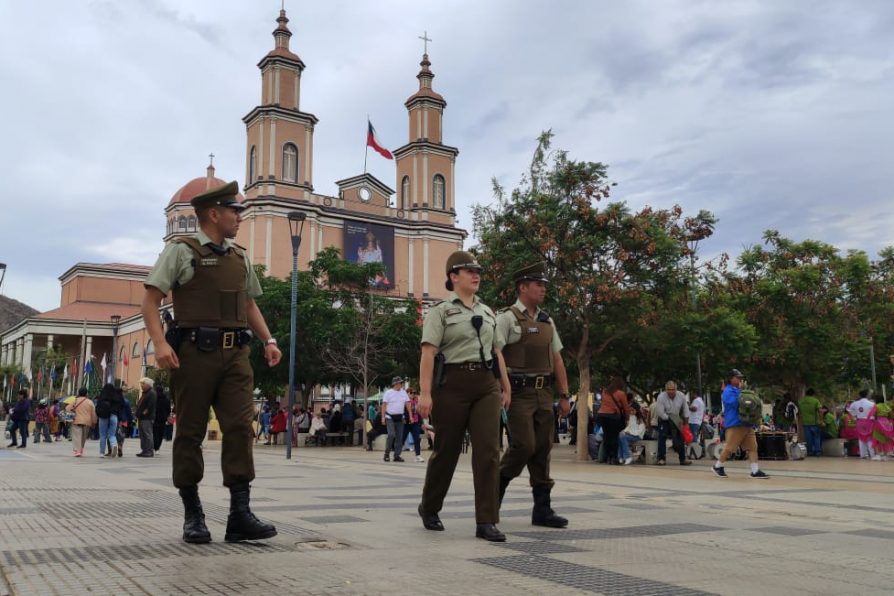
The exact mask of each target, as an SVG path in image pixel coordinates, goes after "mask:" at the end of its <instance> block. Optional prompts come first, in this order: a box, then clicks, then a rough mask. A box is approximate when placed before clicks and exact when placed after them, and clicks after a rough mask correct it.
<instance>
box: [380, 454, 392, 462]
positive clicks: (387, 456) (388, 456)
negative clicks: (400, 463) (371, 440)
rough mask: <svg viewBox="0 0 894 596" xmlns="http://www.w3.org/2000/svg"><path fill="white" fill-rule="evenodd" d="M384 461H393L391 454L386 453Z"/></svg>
mask: <svg viewBox="0 0 894 596" xmlns="http://www.w3.org/2000/svg"><path fill="white" fill-rule="evenodd" d="M382 459H383V460H385V461H391V456H390V455H389V454H387V453H386V454H385V457H384V458H382Z"/></svg>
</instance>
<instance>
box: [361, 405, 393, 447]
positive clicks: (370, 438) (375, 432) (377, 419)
mask: <svg viewBox="0 0 894 596" xmlns="http://www.w3.org/2000/svg"><path fill="white" fill-rule="evenodd" d="M379 409H381V408H379ZM384 420H385V418H384V417H383V416H382V415H381V414H379V411H378V410H374V411H373V415H372V416H371V417H370V418H369V419H368V420H367V423H368V424H369V428H367V429H366V450H367V451H372V450H373V442H374V441H375V440H376V439H377V438H378V437H380V436H382V435H387V434H388V427H387V426H385V422H384Z"/></svg>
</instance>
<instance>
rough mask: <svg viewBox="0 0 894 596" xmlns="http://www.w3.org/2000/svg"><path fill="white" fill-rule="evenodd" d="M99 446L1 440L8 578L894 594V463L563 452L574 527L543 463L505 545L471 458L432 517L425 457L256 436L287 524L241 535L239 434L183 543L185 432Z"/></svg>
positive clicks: (4, 573)
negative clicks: (540, 513)
mask: <svg viewBox="0 0 894 596" xmlns="http://www.w3.org/2000/svg"><path fill="white" fill-rule="evenodd" d="M135 446H136V443H135V442H134V441H130V442H129V444H128V445H127V447H129V448H130V452H129V453H127V454H126V455H125V457H124V458H121V459H117V458H116V459H101V458H100V457H99V456H98V455H97V453H96V452H97V443H96V442H95V441H91V442H89V443H88V445H87V452H86V453H87V455H86V456H85V457H84V458H83V459H75V458H72V457H70V445H69V443H68V442H61V443H53V444H39V445H31V444H29V446H28V448H27V449H24V450H22V449H19V450H14V449H0V495H2V500H0V528H2V530H0V535H2V540H3V542H2V552H0V593H3V594H84V593H88V592H89V593H92V594H153V595H157V594H239V593H249V592H250V593H253V594H278V595H279V594H389V595H394V594H416V595H423V594H432V595H435V594H438V595H441V594H563V595H564V594H578V593H580V594H583V593H602V594H704V593H717V594H890V593H891V590H892V582H894V570H892V568H891V565H890V561H891V554H892V547H894V502H892V495H894V462H870V461H855V460H853V459H848V460H844V459H819V460H817V459H813V460H807V461H800V462H764V469H765V470H767V472H768V473H770V474H771V475H772V479H770V480H769V481H759V480H752V479H750V478H748V477H747V475H746V472H745V470H746V467H747V466H746V463H745V462H730V464H729V465H728V466H727V470H728V471H729V473H730V478H728V479H725V480H724V479H720V478H715V477H714V476H713V475H712V474H711V472H710V471H709V469H708V467H707V466H708V463H707V462H706V461H705V460H702V461H701V462H697V463H696V465H694V466H690V467H688V468H681V467H679V466H676V465H668V466H667V467H664V468H658V467H646V466H625V467H620V466H605V465H595V464H591V463H580V462H576V461H574V457H573V454H572V452H571V448H569V447H567V446H561V447H560V448H558V450H557V452H556V453H555V455H554V466H553V475H554V477H555V479H556V480H557V485H556V489H555V491H554V504H555V506H556V510H557V511H558V512H559V513H560V514H563V515H566V516H567V517H569V518H570V520H571V524H570V526H569V528H568V529H567V530H551V529H546V528H535V527H532V526H531V525H530V509H531V498H530V491H529V489H528V488H527V486H526V484H527V483H526V481H525V479H524V478H521V479H518V480H517V481H516V482H515V483H513V484H512V485H511V486H510V488H509V491H508V493H507V497H506V500H505V502H504V505H503V520H502V522H501V523H500V528H501V529H502V530H503V531H504V532H505V533H506V534H507V537H508V540H507V542H506V543H504V544H491V543H487V542H484V541H482V540H478V539H475V538H474V529H475V528H474V515H473V493H472V478H471V468H470V455H469V454H465V455H463V456H462V457H461V459H460V465H459V469H458V471H457V474H456V477H455V479H454V482H453V486H452V488H451V493H450V496H449V498H448V502H447V505H446V507H445V510H444V511H443V513H442V519H443V521H444V524H445V525H446V527H447V530H446V532H428V531H425V530H424V529H423V528H422V525H421V523H420V520H419V518H418V516H417V514H416V505H417V504H418V501H419V494H420V491H421V486H422V479H423V476H424V473H425V464H417V463H412V461H411V458H407V462H406V463H403V464H401V463H385V462H383V461H382V457H381V454H379V453H367V452H365V451H361V450H360V449H359V448H348V447H344V448H341V447H340V448H301V449H297V450H295V451H294V455H295V458H294V459H293V461H291V462H288V461H286V460H285V459H284V456H283V450H282V448H281V447H279V448H276V447H263V446H262V447H259V448H257V449H256V463H257V467H258V480H257V481H256V482H255V483H254V485H253V486H254V488H253V504H254V510H255V512H256V513H257V514H258V515H259V516H261V517H263V518H265V519H269V520H271V521H273V522H274V523H275V524H276V526H277V528H278V529H279V536H277V537H276V538H274V539H273V540H270V541H265V542H263V543H250V544H227V543H225V542H223V534H224V525H225V522H226V515H227V506H228V493H227V492H226V490H225V489H224V488H223V487H221V486H220V482H221V476H220V470H219V466H218V461H219V456H220V444H219V443H216V442H211V443H209V444H208V446H207V449H206V459H207V461H206V468H207V470H206V479H205V482H204V485H203V487H202V497H203V500H204V502H205V510H206V514H207V516H208V522H209V527H210V529H211V531H212V534H213V537H214V542H213V543H212V544H209V545H187V544H184V543H182V542H181V541H180V532H181V506H180V501H179V498H178V496H177V493H176V491H175V490H174V488H173V487H172V486H171V482H170V466H171V462H170V456H171V453H170V443H165V444H164V446H163V448H162V452H161V456H160V457H157V458H155V459H149V460H141V459H137V458H135V457H134V456H133V453H134V451H133V449H134V447H135Z"/></svg>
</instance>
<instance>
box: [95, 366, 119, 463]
mask: <svg viewBox="0 0 894 596" xmlns="http://www.w3.org/2000/svg"><path fill="white" fill-rule="evenodd" d="M115 393H116V391H115V386H114V385H112V384H111V383H106V384H105V385H103V386H102V389H100V390H99V397H97V398H96V406H95V407H96V418H97V420H98V421H99V456H100V457H106V446H108V451H109V453H110V454H111V453H114V454H117V453H118V414H119V413H120V411H121V406H120V404H118V407H117V408H115V407H114V405H113V402H114V401H115V398H116V395H115Z"/></svg>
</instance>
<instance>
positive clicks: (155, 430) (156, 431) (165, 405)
mask: <svg viewBox="0 0 894 596" xmlns="http://www.w3.org/2000/svg"><path fill="white" fill-rule="evenodd" d="M170 415H171V400H170V399H169V398H168V394H167V393H165V391H164V389H159V390H158V391H156V392H155V422H154V423H153V425H152V450H153V452H154V453H155V454H156V455H157V454H158V450H159V449H161V443H162V441H164V438H165V426H167V424H168V416H170Z"/></svg>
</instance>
